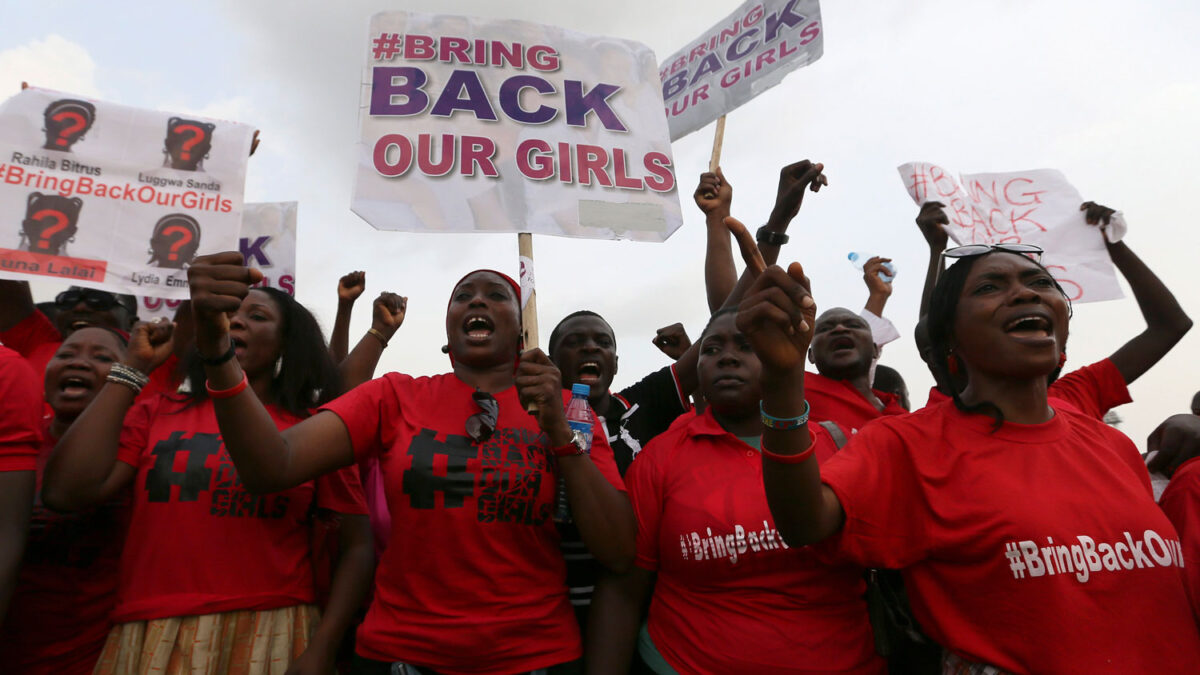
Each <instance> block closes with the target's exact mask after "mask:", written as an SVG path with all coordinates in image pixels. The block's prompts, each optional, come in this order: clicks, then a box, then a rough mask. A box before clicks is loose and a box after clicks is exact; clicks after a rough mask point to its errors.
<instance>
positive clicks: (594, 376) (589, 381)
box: [577, 361, 604, 387]
mask: <svg viewBox="0 0 1200 675" xmlns="http://www.w3.org/2000/svg"><path fill="white" fill-rule="evenodd" d="M577 372H578V374H579V382H581V383H583V384H586V385H588V386H589V387H590V386H592V385H595V384H596V383H597V382H599V381H600V378H601V377H603V375H604V369H603V368H602V367H601V366H600V362H599V361H584V362H583V363H580V364H579V370H578V371H577Z"/></svg>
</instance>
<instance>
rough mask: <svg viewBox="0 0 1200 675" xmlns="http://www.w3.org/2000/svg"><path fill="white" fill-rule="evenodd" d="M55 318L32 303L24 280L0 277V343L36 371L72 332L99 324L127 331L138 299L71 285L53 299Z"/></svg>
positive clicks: (44, 364) (131, 324)
mask: <svg viewBox="0 0 1200 675" xmlns="http://www.w3.org/2000/svg"><path fill="white" fill-rule="evenodd" d="M54 305H55V307H56V308H57V310H58V311H57V313H56V314H55V316H54V321H51V320H50V319H49V318H47V317H46V315H45V314H43V313H42V312H41V311H39V310H38V309H37V307H35V306H34V304H33V296H32V295H31V294H30V291H29V282H27V281H9V280H0V342H2V343H3V344H4V345H6V346H8V347H9V348H11V349H13V350H15V351H17V352H19V353H20V354H21V356H24V357H25V358H26V359H28V360H29V364H30V365H31V366H33V370H34V372H35V373H44V372H46V364H47V363H49V362H50V359H51V358H53V356H54V353H55V352H56V351H58V347H59V345H61V344H62V341H63V339H64V338H66V337H67V336H68V335H70V334H71V331H74V330H78V329H79V328H84V327H87V326H102V327H105V328H112V329H115V330H119V331H124V332H126V333H128V332H129V329H130V327H131V326H133V323H134V322H135V321H137V301H136V300H135V299H134V297H133V296H132V295H120V294H117V293H109V292H107V291H98V290H95V289H92V288H81V287H79V286H72V287H70V288H68V289H67V290H65V291H63V292H62V293H59V294H58V296H56V297H55V299H54Z"/></svg>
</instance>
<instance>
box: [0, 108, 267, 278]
mask: <svg viewBox="0 0 1200 675" xmlns="http://www.w3.org/2000/svg"><path fill="white" fill-rule="evenodd" d="M253 133H254V129H253V127H250V126H246V125H244V124H236V123H233V122H223V121H220V120H210V119H205V118H201V117H196V116H191V115H188V116H184V115H172V114H170V113H165V112H155V111H151V110H141V109H137V108H130V107H128V106H122V105H116V104H113V103H105V102H102V101H96V100H93V99H88V98H84V97H81V96H74V95H71V94H62V93H58V92H54V91H49V90H46V89H37V88H29V89H26V90H24V91H22V92H21V93H19V94H17V95H16V96H13V97H12V98H10V99H8V100H7V101H5V102H4V104H3V105H0V277H5V278H9V279H26V280H29V279H44V278H46V277H57V278H61V279H63V280H64V281H69V282H70V283H73V284H78V285H80V286H91V287H95V288H103V289H106V290H110V291H116V292H119V293H133V294H153V295H157V296H161V297H169V298H184V297H187V276H186V273H185V272H184V270H185V268H186V267H187V266H188V265H189V264H191V261H192V259H193V258H195V257H196V256H197V255H200V254H202V252H212V251H221V250H227V249H229V248H232V247H233V246H234V245H236V244H237V232H238V223H239V222H240V220H241V215H242V213H241V212H242V189H243V186H244V184H245V180H246V159H247V157H248V156H249V154H250V142H251V139H252V137H253Z"/></svg>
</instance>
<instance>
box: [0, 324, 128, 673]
mask: <svg viewBox="0 0 1200 675" xmlns="http://www.w3.org/2000/svg"><path fill="white" fill-rule="evenodd" d="M124 356H125V338H123V337H121V336H120V335H118V334H117V333H116V332H115V331H113V330H110V329H107V328H99V327H92V328H81V329H79V330H77V331H75V332H74V333H71V335H70V336H68V337H67V339H66V340H64V341H63V343H62V344H61V345H60V346H59V348H58V351H56V352H55V354H54V356H52V357H51V358H50V361H49V363H48V364H47V366H46V377H45V399H46V402H47V403H48V404H49V406H50V409H51V410H52V411H53V412H54V415H53V417H49V418H47V419H46V420H45V424H44V425H43V427H42V448H41V452H40V454H39V455H38V484H39V487H40V485H41V482H42V481H41V478H42V473H43V469H44V467H45V464H46V460H47V459H48V458H49V456H50V452H51V451H52V450H53V449H54V444H55V443H56V442H57V441H58V439H59V438H60V437H61V436H62V435H63V433H64V432H65V431H66V430H67V428H68V427H70V426H71V424H72V423H73V422H74V421H75V418H76V417H78V416H79V414H80V413H82V412H83V411H84V409H86V408H87V406H88V403H90V402H91V401H92V399H93V398H95V397H96V393H97V392H99V391H100V387H101V386H102V385H103V384H104V378H105V377H107V376H108V370H109V367H110V366H111V365H112V364H113V363H116V362H119V361H120V360H121V359H122V358H124ZM127 510H128V503H127V499H125V498H124V496H118V497H117V498H116V499H113V500H110V501H108V502H106V503H104V504H101V505H99V506H96V507H94V508H90V509H87V510H84V511H81V512H79V513H69V514H60V513H55V512H54V511H51V510H49V509H47V508H46V507H45V505H44V504H42V502H41V499H37V500H36V501H35V502H34V505H33V515H32V517H31V518H30V527H29V540H28V542H27V544H26V547H25V556H24V558H23V559H22V561H21V571H20V576H19V577H18V579H17V590H16V593H15V594H14V596H13V600H12V605H11V607H10V609H9V613H8V619H7V620H6V621H5V622H4V626H3V629H2V630H0V663H3V664H4V665H5V667H6V668H7V669H9V671H10V672H16V673H26V674H29V675H34V674H41V673H44V674H45V675H85V674H87V673H91V672H92V668H93V667H94V666H95V665H96V659H97V658H98V657H99V656H100V650H101V649H102V648H103V647H104V639H105V637H106V636H107V635H108V629H109V627H110V626H111V625H112V624H111V623H110V622H109V614H110V613H111V612H112V608H113V605H114V604H115V602H116V597H117V566H118V563H119V562H120V559H121V546H122V544H123V542H124V539H125V526H126V522H125V519H126V517H127V515H128V514H127ZM64 607H70V608H71V611H69V612H64V611H63V608H64Z"/></svg>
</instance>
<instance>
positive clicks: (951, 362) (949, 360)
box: [946, 351, 959, 376]
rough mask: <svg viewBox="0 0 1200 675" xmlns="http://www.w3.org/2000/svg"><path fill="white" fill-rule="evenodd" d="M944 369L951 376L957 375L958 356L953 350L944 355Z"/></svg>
mask: <svg viewBox="0 0 1200 675" xmlns="http://www.w3.org/2000/svg"><path fill="white" fill-rule="evenodd" d="M946 370H947V371H948V372H949V373H950V374H951V375H953V376H957V375H958V371H959V365H958V356H957V355H956V354H955V353H954V352H953V351H951V352H950V353H949V354H948V355H947V356H946Z"/></svg>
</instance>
